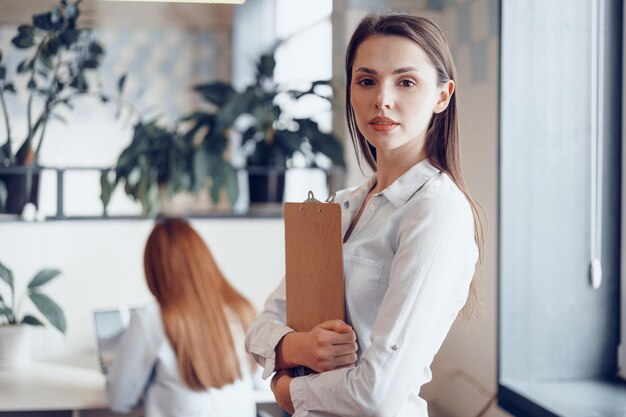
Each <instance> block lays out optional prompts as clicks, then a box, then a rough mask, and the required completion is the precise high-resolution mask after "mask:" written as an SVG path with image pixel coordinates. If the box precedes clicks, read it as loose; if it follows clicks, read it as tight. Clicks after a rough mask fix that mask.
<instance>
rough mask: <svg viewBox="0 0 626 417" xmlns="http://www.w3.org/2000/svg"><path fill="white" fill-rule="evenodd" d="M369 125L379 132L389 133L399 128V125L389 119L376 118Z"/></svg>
mask: <svg viewBox="0 0 626 417" xmlns="http://www.w3.org/2000/svg"><path fill="white" fill-rule="evenodd" d="M369 125H370V126H371V127H372V129H374V130H375V131H377V132H389V131H390V130H392V129H394V128H395V127H396V126H398V125H399V123H398V122H396V121H395V120H392V119H390V118H388V117H374V118H373V119H372V120H370V121H369Z"/></svg>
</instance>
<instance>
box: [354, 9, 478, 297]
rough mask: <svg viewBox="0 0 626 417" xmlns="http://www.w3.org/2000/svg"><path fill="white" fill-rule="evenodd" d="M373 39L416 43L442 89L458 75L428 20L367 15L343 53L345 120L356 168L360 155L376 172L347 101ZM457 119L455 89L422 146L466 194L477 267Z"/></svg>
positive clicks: (475, 209) (474, 206)
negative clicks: (359, 56)
mask: <svg viewBox="0 0 626 417" xmlns="http://www.w3.org/2000/svg"><path fill="white" fill-rule="evenodd" d="M372 35H393V36H402V37H403V38H407V39H410V40H412V41H413V42H415V43H416V44H417V45H419V46H420V47H421V48H422V49H423V50H424V52H425V53H426V55H427V56H428V58H429V59H430V62H431V63H432V64H433V66H434V67H435V70H436V71H437V78H438V80H437V81H438V83H439V85H443V84H444V83H446V82H448V81H449V80H452V81H454V82H455V83H456V80H457V75H456V68H455V66H454V61H453V60H452V54H451V53H450V49H449V48H448V44H447V42H446V38H445V36H444V34H443V32H442V31H441V29H439V27H438V26H437V25H435V24H434V23H433V22H431V21H430V20H428V19H426V18H423V17H418V16H410V15H400V14H387V15H376V14H370V15H367V16H365V17H364V18H363V20H361V22H360V23H359V25H358V26H357V28H356V29H355V31H354V33H353V34H352V38H350V43H349V44H348V50H347V52H346V118H347V122H348V130H349V132H350V136H351V138H352V143H353V145H354V149H355V152H356V153H357V160H358V162H359V166H360V165H361V158H360V157H359V154H360V155H362V158H363V159H365V161H366V162H367V164H368V165H369V166H370V168H372V169H373V170H374V171H376V156H375V155H374V154H373V153H372V150H371V147H370V146H369V144H368V142H367V139H366V138H365V136H363V133H361V131H360V130H359V128H358V127H357V124H356V119H355V115H354V108H353V107H352V101H351V97H350V96H351V85H352V66H353V64H354V58H355V56H356V52H357V49H358V48H359V46H360V45H361V43H363V41H365V40H366V39H367V38H368V37H370V36H372ZM457 87H458V84H457ZM458 118H459V117H458V91H457V89H455V92H454V93H453V94H452V97H451V98H450V102H449V104H448V107H447V108H446V109H445V110H444V111H442V112H441V113H434V114H433V116H432V118H431V120H430V123H429V126H428V130H427V132H426V143H425V145H424V146H425V152H426V157H427V158H428V160H429V161H430V162H431V163H432V164H433V165H434V166H436V167H437V168H438V169H440V170H441V171H443V172H445V173H446V174H448V176H449V177H450V178H451V179H452V181H454V183H455V184H456V185H457V187H458V188H459V189H460V190H461V191H462V192H463V194H465V197H466V198H467V200H468V202H469V204H470V206H471V208H472V214H473V217H474V240H475V241H476V245H477V247H478V251H479V264H480V263H481V262H482V259H483V251H484V250H483V245H484V244H483V242H484V232H483V226H482V221H481V214H482V211H483V210H482V208H481V207H480V205H479V204H478V203H477V202H476V201H474V199H473V198H472V197H471V195H470V194H469V192H468V190H467V186H466V185H465V180H464V179H463V174H462V172H461V158H460V149H459V136H460V134H459V121H458ZM476 293H477V292H476V285H475V280H472V285H471V288H470V304H475V303H476V299H477V294H476Z"/></svg>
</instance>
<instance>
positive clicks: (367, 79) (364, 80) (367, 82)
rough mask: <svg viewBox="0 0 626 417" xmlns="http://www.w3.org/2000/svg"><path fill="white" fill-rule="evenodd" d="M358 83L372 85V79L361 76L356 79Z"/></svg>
mask: <svg viewBox="0 0 626 417" xmlns="http://www.w3.org/2000/svg"><path fill="white" fill-rule="evenodd" d="M357 84H358V85H362V86H364V87H365V86H370V85H374V80H372V79H370V78H363V79H361V80H359V81H357Z"/></svg>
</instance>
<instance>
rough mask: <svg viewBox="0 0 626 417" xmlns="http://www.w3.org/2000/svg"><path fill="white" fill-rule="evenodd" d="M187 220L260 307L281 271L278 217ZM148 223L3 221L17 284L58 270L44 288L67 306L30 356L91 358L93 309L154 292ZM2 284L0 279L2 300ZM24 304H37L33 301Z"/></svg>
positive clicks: (38, 336) (0, 231)
mask: <svg viewBox="0 0 626 417" xmlns="http://www.w3.org/2000/svg"><path fill="white" fill-rule="evenodd" d="M192 225H193V226H194V227H195V228H196V229H197V230H198V232H199V233H200V234H201V235H202V237H203V238H204V239H205V241H206V242H207V243H208V245H209V247H210V249H211V251H212V253H213V255H214V256H215V258H216V261H217V263H218V264H219V266H220V267H221V268H222V271H223V272H224V274H225V275H226V276H227V278H228V279H229V280H230V281H231V282H232V283H233V285H234V286H235V287H236V288H237V289H238V290H239V291H240V292H241V293H242V294H244V295H245V296H246V297H248V298H249V299H250V301H251V302H252V303H253V304H254V305H255V307H257V309H260V308H261V307H262V305H263V302H264V300H265V297H266V296H267V295H268V294H269V292H270V291H271V290H272V289H273V288H274V287H275V286H276V285H278V282H279V281H280V279H281V278H282V276H283V274H284V269H285V266H284V229H283V223H282V219H258V220H253V219H239V220H234V219H212V220H205V219H202V220H194V221H192ZM151 228H152V222H151V221H149V220H139V221H137V220H135V221H60V222H47V223H36V224H29V223H0V262H2V263H4V264H5V265H6V266H7V267H9V268H10V269H12V270H13V273H14V276H15V279H16V281H17V284H16V287H17V288H19V289H20V290H22V289H23V288H24V287H25V286H26V284H27V283H28V281H30V279H31V278H32V277H33V276H34V274H35V273H36V272H37V271H39V270H40V269H41V268H44V267H48V268H54V267H55V268H59V269H61V270H62V272H63V274H62V275H61V276H60V277H59V278H57V279H56V280H54V281H52V282H51V283H50V284H49V285H46V286H45V287H43V289H44V291H45V293H47V294H49V295H50V296H51V297H52V298H53V299H54V300H55V301H57V302H58V304H60V305H61V306H62V308H63V309H64V311H65V314H66V317H67V322H68V331H67V334H66V335H65V336H62V335H60V333H59V332H57V331H56V330H54V329H53V328H47V329H45V330H41V331H37V332H35V337H34V338H35V340H34V342H35V343H33V356H34V357H35V358H59V357H67V356H72V355H77V354H78V355H83V354H87V355H94V357H95V350H94V349H95V337H94V332H93V326H92V312H93V310H94V309H98V308H108V307H112V306H118V305H129V304H130V305H139V304H142V303H145V302H146V301H149V300H150V299H151V295H150V293H149V291H148V288H147V286H146V285H145V280H144V277H143V265H142V259H143V258H142V257H143V248H144V245H145V241H146V239H147V237H148V234H149V233H150V230H151ZM5 287H6V286H5V285H4V284H3V283H2V284H0V291H1V293H2V295H3V296H4V298H5V299H7V297H8V291H6V288H5ZM24 308H25V310H26V311H28V312H34V311H35V308H34V306H32V304H30V302H26V303H25V304H24Z"/></svg>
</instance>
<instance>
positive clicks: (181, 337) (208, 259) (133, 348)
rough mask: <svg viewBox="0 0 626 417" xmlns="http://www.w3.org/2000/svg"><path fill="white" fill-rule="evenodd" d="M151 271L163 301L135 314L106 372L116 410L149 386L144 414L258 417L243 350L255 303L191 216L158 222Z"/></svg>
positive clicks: (150, 245) (149, 251) (149, 250)
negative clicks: (229, 276) (226, 272)
mask: <svg viewBox="0 0 626 417" xmlns="http://www.w3.org/2000/svg"><path fill="white" fill-rule="evenodd" d="M144 269H145V274H146V281H147V283H148V287H149V289H150V291H151V292H152V294H153V295H154V297H155V298H156V301H157V302H158V305H157V304H153V305H149V306H147V307H145V308H143V309H141V310H140V311H139V312H138V313H135V314H134V315H133V316H132V318H131V321H130V324H129V327H128V329H127V330H126V332H125V334H124V336H123V339H122V341H121V344H120V346H119V348H118V350H117V352H116V356H115V359H114V361H113V364H112V367H111V369H110V372H109V374H108V376H107V394H108V399H109V404H110V407H111V408H112V409H113V410H114V411H118V412H128V411H130V409H131V408H132V407H133V406H134V405H135V404H137V402H138V401H139V399H140V398H141V396H142V395H143V394H144V392H145V401H144V405H145V415H146V416H147V417H155V416H207V417H214V416H224V417H230V416H241V417H254V416H256V405H255V402H254V392H253V390H254V389H253V383H252V379H251V365H252V363H251V361H250V360H249V359H248V358H249V357H248V356H247V355H246V354H245V352H244V350H243V340H244V337H245V329H247V328H248V325H249V324H250V322H251V320H252V318H253V316H254V309H253V307H252V305H251V304H250V303H249V302H248V301H247V300H246V299H245V298H244V297H243V296H241V295H240V294H239V293H238V292H237V291H236V290H235V289H234V288H233V287H232V286H231V285H230V284H229V283H228V282H227V281H226V279H225V278H224V276H223V275H222V272H221V271H220V270H219V268H218V267H217V265H216V263H215V261H214V260H213V257H212V256H211V253H210V251H209V249H208V248H207V246H206V245H205V243H204V242H203V240H202V238H201V237H200V236H199V235H198V234H197V233H196V232H195V231H194V230H193V229H192V228H191V226H190V225H189V224H188V223H187V222H185V221H184V220H178V219H167V220H161V221H158V222H157V224H156V226H155V227H154V229H153V230H152V233H151V234H150V237H149V238H148V242H147V244H146V249H145V252H144Z"/></svg>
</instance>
